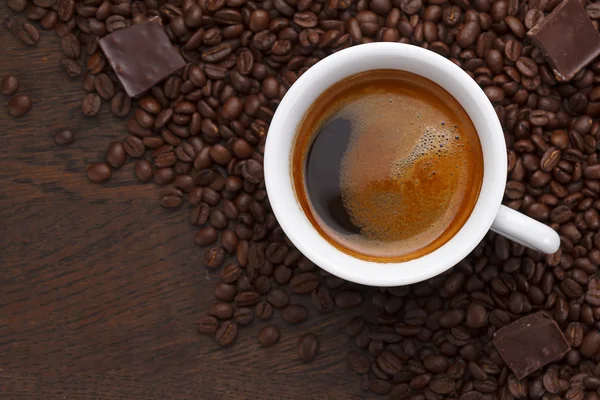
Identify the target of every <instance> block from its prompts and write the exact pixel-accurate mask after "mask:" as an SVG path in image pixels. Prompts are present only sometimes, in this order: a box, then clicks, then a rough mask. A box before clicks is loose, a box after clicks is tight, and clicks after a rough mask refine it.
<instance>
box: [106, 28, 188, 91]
mask: <svg viewBox="0 0 600 400" xmlns="http://www.w3.org/2000/svg"><path fill="white" fill-rule="evenodd" d="M99 44H100V47H101V48H102V50H103V51H104V54H105V55H106V58H107V59H108V62H109V63H110V65H111V66H112V68H113V70H114V71H115V73H116V74H117V76H118V77H119V80H120V81H121V84H122V85H123V88H124V89H125V91H126V92H127V94H128V95H129V96H130V97H137V96H139V95H141V94H142V93H144V92H145V91H146V90H148V89H150V88H151V87H152V86H154V85H156V84H157V83H158V82H160V81H161V80H163V79H164V78H166V77H167V76H169V75H170V74H172V73H173V72H175V71H177V70H178V69H180V68H183V67H184V66H185V61H184V60H183V58H182V57H181V55H180V54H179V52H178V51H177V49H176V48H175V47H174V46H173V45H172V44H171V42H170V41H169V38H168V37H167V34H166V33H165V31H164V28H163V27H162V26H160V25H159V24H156V23H153V22H149V23H145V24H138V25H133V26H131V27H129V28H126V29H121V30H119V31H116V32H114V33H111V34H110V35H108V36H105V37H104V38H102V39H100V41H99Z"/></svg>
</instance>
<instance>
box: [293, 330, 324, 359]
mask: <svg viewBox="0 0 600 400" xmlns="http://www.w3.org/2000/svg"><path fill="white" fill-rule="evenodd" d="M318 351H319V340H318V339H317V336H315V335H314V334H312V333H308V334H306V335H303V336H301V337H300V339H299V340H298V358H299V359H300V361H302V362H305V363H306V362H310V361H312V360H314V359H315V357H316V356H317V352H318Z"/></svg>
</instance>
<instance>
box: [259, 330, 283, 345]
mask: <svg viewBox="0 0 600 400" xmlns="http://www.w3.org/2000/svg"><path fill="white" fill-rule="evenodd" d="M277 342H279V329H277V327H276V326H274V325H267V326H265V327H263V328H262V329H261V330H260V332H259V333H258V343H259V344H260V346H261V347H271V346H273V345H275V344H276V343H277Z"/></svg>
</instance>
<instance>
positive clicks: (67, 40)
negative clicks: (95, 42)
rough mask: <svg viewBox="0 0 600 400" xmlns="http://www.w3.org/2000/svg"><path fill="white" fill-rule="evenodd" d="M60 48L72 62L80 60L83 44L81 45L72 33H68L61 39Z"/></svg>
mask: <svg viewBox="0 0 600 400" xmlns="http://www.w3.org/2000/svg"><path fill="white" fill-rule="evenodd" d="M60 47H61V48H62V51H63V53H64V55H65V56H67V57H68V58H70V59H72V60H76V59H78V58H79V56H80V55H81V43H79V39H77V36H75V35H73V34H72V33H67V34H66V35H64V36H63V37H62V38H60Z"/></svg>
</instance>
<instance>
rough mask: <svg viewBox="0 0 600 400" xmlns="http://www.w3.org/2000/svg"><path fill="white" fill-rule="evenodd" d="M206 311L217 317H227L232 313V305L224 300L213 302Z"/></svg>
mask: <svg viewBox="0 0 600 400" xmlns="http://www.w3.org/2000/svg"><path fill="white" fill-rule="evenodd" d="M208 313H209V314H210V315H212V316H213V317H215V318H217V319H229V318H231V316H232V315H233V306H232V305H231V304H229V303H225V302H219V303H214V304H213V305H212V306H211V307H210V310H209V311H208Z"/></svg>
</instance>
